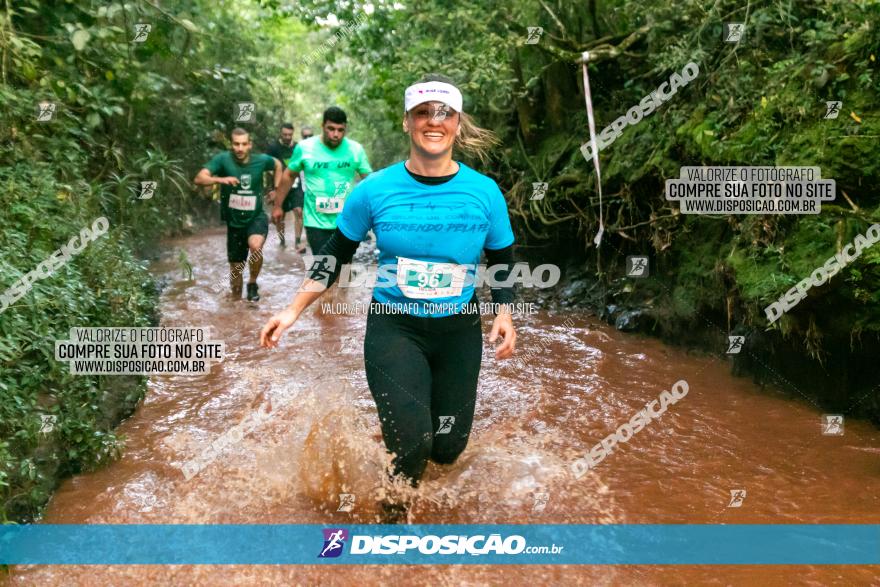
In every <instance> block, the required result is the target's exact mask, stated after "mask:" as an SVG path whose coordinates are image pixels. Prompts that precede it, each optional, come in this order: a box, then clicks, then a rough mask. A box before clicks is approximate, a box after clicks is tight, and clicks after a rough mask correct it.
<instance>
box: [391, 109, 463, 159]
mask: <svg viewBox="0 0 880 587" xmlns="http://www.w3.org/2000/svg"><path fill="white" fill-rule="evenodd" d="M460 123H461V115H460V114H459V113H458V112H456V111H455V110H453V109H452V108H450V107H449V106H447V105H445V104H443V103H442V102H424V103H422V104H419V105H418V106H414V107H413V108H412V109H411V110H410V111H409V112H407V113H406V115H405V116H404V119H403V130H404V131H405V132H406V133H408V134H409V136H410V140H411V141H412V146H413V147H414V148H415V149H416V150H417V151H418V152H419V153H420V154H421V155H423V156H426V157H431V158H434V157H440V156H448V155H450V153H451V152H452V145H453V143H455V137H456V135H458V133H459V132H460V126H459V125H460Z"/></svg>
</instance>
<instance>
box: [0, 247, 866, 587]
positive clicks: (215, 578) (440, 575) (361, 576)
mask: <svg viewBox="0 0 880 587" xmlns="http://www.w3.org/2000/svg"><path fill="white" fill-rule="evenodd" d="M167 247H168V252H169V254H168V255H167V256H166V258H165V260H163V261H160V262H157V263H155V264H154V272H155V274H156V275H157V276H159V277H163V278H165V279H166V280H168V282H169V285H168V287H167V288H166V289H165V290H164V292H163V295H162V302H161V307H162V325H167V326H210V327H211V329H212V331H211V334H212V338H214V339H220V340H223V341H225V345H226V356H225V360H224V361H223V363H221V364H219V365H215V366H214V367H213V368H212V370H211V373H210V374H209V375H207V376H204V377H201V378H192V377H183V376H161V377H153V378H151V380H150V383H149V390H148V393H147V395H146V397H145V399H144V400H143V402H142V403H141V404H140V405H139V406H138V408H137V411H136V412H135V413H134V415H132V416H131V417H130V418H129V419H128V420H126V421H125V422H123V423H122V424H121V425H120V427H119V432H120V433H121V434H123V435H125V437H126V439H127V443H126V450H125V453H124V456H123V457H122V458H121V459H120V460H118V461H117V462H114V463H112V464H110V465H109V466H107V467H105V468H103V469H101V470H99V471H96V472H92V473H88V474H83V475H78V476H76V477H74V478H71V479H68V480H66V481H65V482H64V483H63V484H62V485H61V487H60V488H59V490H58V491H57V493H56V494H55V496H54V497H53V499H52V501H51V504H50V506H49V508H48V511H47V513H46V516H45V518H44V522H46V523H53V524H106V523H123V524H124V523H131V524H135V523H202V524H204V523H279V524H281V523H289V524H296V523H310V524H328V525H332V524H340V523H352V522H374V521H376V517H375V512H376V501H377V500H378V499H379V497H380V496H381V495H382V492H383V491H386V490H388V489H389V488H388V487H383V484H382V483H381V481H380V480H381V479H382V477H383V476H382V474H381V471H382V466H383V464H385V462H386V461H387V457H386V455H385V454H384V450H383V446H382V444H381V441H380V437H379V432H378V430H379V428H378V419H377V417H376V413H375V406H374V405H373V403H372V400H371V398H370V395H369V391H368V389H367V385H366V379H365V375H364V371H363V353H362V345H361V342H362V340H363V334H364V328H365V316H364V315H357V314H355V315H339V314H331V313H325V312H321V311H320V310H319V309H318V306H319V305H320V303H321V301H322V300H319V302H318V304H316V305H315V306H313V308H310V309H309V310H307V312H306V313H305V314H304V315H303V316H302V318H301V319H300V320H299V322H298V323H297V324H296V325H295V326H294V327H293V329H292V330H291V331H290V332H289V333H288V334H287V335H286V337H285V339H284V344H283V345H282V346H281V348H280V349H276V350H274V351H268V350H264V349H260V348H259V346H258V343H257V333H258V331H259V329H260V327H261V326H262V325H263V323H264V322H265V320H266V319H267V318H268V317H269V316H271V315H272V314H273V313H274V312H276V311H278V310H279V309H281V308H282V307H283V306H284V305H285V304H287V303H288V302H289V300H290V299H291V297H292V295H293V293H294V291H295V288H296V285H297V283H298V281H299V280H300V279H301V278H302V274H303V271H304V266H303V261H302V258H301V257H300V256H299V255H297V254H296V253H294V252H293V251H292V250H291V249H290V248H288V249H286V250H281V249H280V248H279V246H278V242H277V238H276V237H275V235H274V234H270V239H269V243H268V244H267V246H266V262H265V265H264V268H263V273H262V275H261V277H260V287H261V294H262V300H261V301H260V302H259V303H257V304H251V303H248V302H245V301H238V302H232V301H230V300H227V299H226V298H225V297H224V295H219V294H217V293H216V292H215V291H214V290H212V288H211V286H212V285H213V284H214V283H216V282H217V281H218V280H220V281H225V276H226V274H227V272H228V265H227V264H226V262H225V241H224V232H223V230H210V231H206V232H203V233H200V234H198V235H195V236H191V237H186V238H181V239H177V240H173V241H169V242H168V243H167ZM180 249H183V250H185V251H186V253H187V255H188V257H189V260H190V262H191V264H192V266H193V268H194V281H185V280H184V279H183V278H182V277H181V271H180V268H179V266H178V265H177V261H176V259H177V251H178V250H180ZM359 258H360V259H361V260H367V259H370V258H374V257H372V256H371V253H370V252H369V251H367V252H366V253H364V252H360V253H359ZM335 295H336V296H337V301H339V302H348V303H352V304H353V303H354V302H364V303H366V302H368V301H369V297H370V293H369V291H368V290H365V289H357V290H355V289H349V290H346V291H344V292H340V293H337V294H335ZM482 297H483V298H486V299H487V298H488V296H487V295H486V296H482ZM483 321H484V324H483V326H484V334H485V338H488V328H489V318H488V317H484V319H483ZM515 325H516V327H517V332H518V335H519V342H518V349H519V351H518V352H519V353H520V356H523V355H524V354H525V352H526V351H527V350H530V351H531V353H532V355H531V356H530V358H528V359H527V360H526V361H525V364H524V365H519V366H518V365H516V364H515V363H512V362H510V361H496V360H495V358H494V353H493V352H492V350H491V348H490V345H489V343H488V341H486V344H485V347H484V355H483V367H482V372H481V377H480V386H479V401H478V405H477V414H476V418H475V425H474V431H473V435H472V438H471V442H470V444H469V446H468V448H467V450H466V451H465V453H464V454H463V455H462V457H461V458H460V459H459V461H458V462H456V463H455V464H453V465H448V466H436V465H429V469H428V471H427V473H426V476H425V480H424V482H423V484H422V486H421V487H420V488H419V490H418V491H417V492H415V493H414V494H410V495H408V496H407V498H408V499H410V501H411V503H412V506H411V513H410V519H409V521H410V522H412V523H420V524H426V523H458V524H463V523H514V524H516V523H556V524H574V523H696V524H707V523H874V524H876V523H880V497H878V494H880V491H878V489H880V483H878V480H880V450H878V448H877V447H878V446H880V433H878V431H877V430H875V429H874V428H873V427H872V426H871V425H870V424H868V423H867V422H860V421H850V420H847V421H846V423H845V434H844V436H825V435H822V434H821V427H820V414H821V411H820V410H819V409H818V408H817V407H815V406H813V405H811V404H810V402H808V401H806V400H800V399H798V398H794V399H792V398H791V397H789V396H786V395H783V394H781V393H779V392H777V391H775V390H773V389H759V388H758V387H757V386H756V385H754V384H753V383H751V382H750V381H749V380H748V379H743V378H735V377H733V376H731V375H730V366H729V364H728V363H727V362H726V361H725V360H723V359H721V358H717V357H712V356H706V355H704V354H700V353H694V352H687V351H685V350H682V349H678V348H673V347H670V346H667V345H665V344H663V343H661V342H658V341H657V340H653V339H650V338H645V337H642V336H635V335H631V334H622V333H620V332H617V331H615V330H614V329H612V328H610V327H609V326H607V325H605V324H604V323H601V322H599V321H598V320H597V319H595V318H594V317H591V316H589V315H586V314H581V313H576V312H568V311H559V310H552V309H545V308H541V309H539V311H538V312H537V313H535V314H532V315H529V316H518V317H517V318H516V319H515ZM679 379H684V380H686V381H687V382H688V385H689V393H688V395H687V396H686V397H685V398H683V399H682V400H681V401H679V402H678V403H677V404H675V405H673V406H672V407H670V408H669V410H668V411H667V413H666V414H664V415H663V417H662V418H661V419H660V420H658V421H655V422H653V423H652V424H651V425H649V426H647V427H646V428H645V429H644V430H642V431H641V432H639V433H638V434H637V435H635V436H634V437H633V438H632V439H631V440H630V441H629V442H628V443H627V444H626V445H623V446H622V447H620V448H618V449H617V450H616V451H615V452H614V453H613V454H611V455H610V456H608V457H607V458H606V459H605V460H604V461H603V462H602V463H600V464H599V465H598V466H597V467H596V468H595V470H593V471H591V472H589V473H587V474H586V475H585V476H583V477H581V478H580V479H575V478H574V477H573V475H572V473H571V469H570V464H571V462H572V461H573V460H574V459H576V458H578V457H580V456H582V455H583V454H584V453H585V451H587V450H589V447H591V446H592V445H594V444H595V443H596V442H598V441H599V440H601V439H602V438H603V437H605V436H606V435H607V434H608V433H610V432H611V431H613V430H614V429H615V428H616V427H617V426H618V425H620V424H621V423H623V422H625V421H627V420H628V419H629V418H630V417H631V415H632V414H634V413H635V412H636V411H638V410H639V409H640V408H641V407H642V406H643V405H644V404H645V403H646V402H648V401H650V400H651V399H654V398H657V397H658V395H659V394H660V392H661V391H663V390H666V389H669V388H670V386H671V385H672V384H673V383H674V382H676V381H678V380H679ZM260 414H262V415H260ZM258 415H260V417H259V418H258V417H257V416H258ZM246 422H250V423H253V422H257V424H256V425H254V426H253V427H252V428H249V429H250V432H249V433H248V434H247V435H245V436H244V437H243V438H242V439H241V440H240V441H237V442H233V443H232V444H230V445H229V446H227V447H226V448H225V449H224V450H223V451H222V452H221V453H220V454H219V455H218V456H217V457H216V458H214V459H213V460H211V461H210V462H207V463H204V464H203V467H204V468H202V469H201V470H200V471H199V472H198V474H197V475H195V476H194V477H192V478H191V479H189V480H186V479H185V477H184V475H183V473H182V471H181V468H182V466H183V464H184V463H186V462H188V461H190V460H192V459H195V458H198V457H199V455H201V454H204V452H205V450H206V449H207V448H208V447H209V446H210V444H211V442H213V441H214V440H215V439H217V438H218V437H220V435H222V434H224V433H225V432H227V431H228V430H229V429H230V428H232V427H234V426H236V425H237V424H242V425H244V424H243V423H246ZM732 489H744V490H746V498H745V500H744V502H743V504H742V506H741V507H738V508H731V507H728V504H729V503H730V491H731V490H732ZM339 493H351V494H353V495H354V496H355V505H354V508H353V510H352V512H338V511H337V509H338V497H337V496H338V494H339ZM545 499H546V503H545V504H544V505H543V507H541V505H540V503H541V502H543V501H544V500H545ZM392 581H393V582H394V583H395V584H400V585H410V584H412V585H432V586H433V585H500V584H505V585H523V584H531V585H562V584H565V585H633V584H639V585H670V584H671V585H685V584H708V585H732V584H740V585H755V584H760V585H785V584H811V585H833V584H840V585H850V584H880V579H878V572H877V568H876V567H853V566H797V567H795V566H766V567H759V566H713V567H709V566H641V567H635V566H549V565H548V566H527V565H521V566H514V565H504V566H486V565H483V566H468V565H464V566H409V567H402V566H393V565H389V566H383V567H358V566H333V567H328V566H284V565H266V566H238V565H236V566H231V565H168V566H158V565H142V566H137V565H131V566H16V567H13V569H12V573H11V575H10V576H9V577H7V578H6V581H5V582H6V583H8V584H12V585H89V586H105V585H106V586H110V585H209V586H217V585H319V584H320V585H353V584H362V585H386V584H389V583H391V582H392Z"/></svg>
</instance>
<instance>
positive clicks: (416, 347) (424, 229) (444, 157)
mask: <svg viewBox="0 0 880 587" xmlns="http://www.w3.org/2000/svg"><path fill="white" fill-rule="evenodd" d="M403 130H404V132H406V133H407V134H409V136H410V154H409V159H407V160H406V161H402V162H399V163H396V164H394V165H391V166H390V167H387V168H386V169H383V170H381V171H378V172H376V173H373V174H372V175H370V176H369V177H367V178H366V179H365V180H364V181H362V182H361V183H360V184H359V185H358V186H357V187H356V188H355V189H354V190H353V191H352V193H351V194H350V195H349V197H348V198H347V200H346V201H345V206H344V208H343V211H342V214H341V216H340V218H339V222H338V225H337V228H336V231H335V233H334V234H333V236H332V237H331V238H330V240H329V241H328V242H327V243H326V244H325V245H324V247H323V248H322V249H321V250H320V251H318V252H317V254H319V255H332V256H334V257H335V258H336V260H337V263H336V264H335V268H334V270H333V271H331V272H327V271H324V273H330V275H324V274H322V271H320V270H317V269H318V268H317V266H316V265H313V267H312V269H311V272H310V274H309V279H306V281H305V282H304V283H303V286H302V288H301V289H300V292H299V293H297V295H296V297H295V298H294V300H293V302H292V303H291V304H290V305H289V306H288V307H287V308H286V309H285V310H284V311H282V312H280V313H279V314H277V315H275V316H273V317H272V318H271V319H270V320H269V321H268V322H267V323H266V325H265V326H264V327H263V330H262V331H261V332H260V344H261V345H262V346H264V347H270V348H271V347H275V346H276V345H277V344H278V340H279V339H280V337H281V335H282V333H283V332H284V331H285V330H286V329H288V328H290V326H292V325H293V323H294V322H296V320H297V318H299V316H300V314H302V312H303V311H304V310H305V309H306V308H307V307H308V306H309V305H310V304H311V303H312V302H314V301H315V300H316V299H317V298H318V297H319V296H320V295H321V294H322V293H323V291H325V288H326V287H329V286H330V285H331V284H332V283H333V281H334V280H335V279H336V277H337V276H338V274H339V271H340V269H341V265H343V264H346V263H349V262H350V261H351V258H352V256H353V255H354V252H355V250H356V249H357V247H358V244H359V243H360V241H362V240H363V239H364V238H366V235H367V231H369V230H371V229H372V230H373V232H374V233H375V235H376V240H377V248H378V249H379V251H380V257H379V266H380V267H379V269H380V270H379V277H378V280H377V286H376V288H375V289H374V290H373V300H372V302H371V304H370V311H369V315H368V317H367V330H366V336H365V339H364V362H365V368H366V375H367V382H368V384H369V387H370V392H371V393H372V396H373V399H374V400H375V402H376V407H377V408H378V411H379V420H380V422H381V426H382V436H383V438H384V440H385V446H386V447H387V448H388V450H389V451H390V452H393V453H394V455H395V457H394V461H393V463H394V468H395V473H397V474H401V475H404V476H406V477H407V478H408V480H409V481H410V483H411V484H412V485H417V484H418V481H419V479H420V478H421V476H422V473H423V472H424V470H425V467H426V465H427V463H428V460H429V459H430V460H432V461H434V462H437V463H452V462H453V461H455V459H456V458H457V457H458V455H459V454H461V452H462V451H463V450H464V448H465V446H466V445H467V441H468V437H469V435H470V431H471V424H472V422H473V416H474V408H475V406H476V398H477V377H478V375H479V372H480V359H481V354H482V352H481V351H482V333H481V330H480V315H479V310H478V307H477V297H476V293H475V291H474V285H473V283H474V271H475V266H476V265H477V264H479V261H480V253H481V251H485V253H486V260H487V264H488V266H489V267H493V266H496V265H502V266H504V270H497V271H494V275H493V271H490V272H489V274H490V275H492V276H493V281H494V282H495V283H498V282H504V281H506V280H507V279H508V277H509V273H510V269H512V267H513V241H514V237H513V231H512V230H511V227H510V218H509V216H508V213H507V203H506V202H505V201H504V196H503V195H502V194H501V191H500V190H499V189H498V186H497V185H496V183H495V182H494V181H493V180H492V179H490V178H488V177H486V176H485V175H482V174H480V173H478V172H476V171H474V170H473V169H471V168H470V167H468V166H466V165H464V164H463V163H460V162H457V161H455V160H453V158H452V151H453V147H456V148H460V149H461V150H463V151H465V152H469V153H471V154H474V155H476V156H478V157H480V158H481V159H482V158H484V157H485V154H486V150H487V149H488V147H490V146H492V145H493V144H494V143H495V142H496V139H495V138H494V136H493V135H492V134H491V133H489V132H488V131H485V130H483V129H480V128H478V127H476V126H474V125H473V123H472V122H471V121H470V119H469V118H468V116H467V115H466V114H464V113H463V112H462V95H461V92H460V91H459V90H458V89H457V88H456V87H455V86H454V85H453V84H452V83H451V80H449V79H448V78H445V77H444V76H439V75H429V76H426V77H425V78H423V79H422V80H421V81H420V82H419V83H416V84H415V85H412V86H410V87H409V88H407V89H406V92H405V94H404V117H403ZM321 268H322V269H323V268H324V267H323V265H322V266H321ZM384 270H388V272H387V275H390V276H391V279H390V281H389V282H387V283H383V280H382V275H383V272H384ZM492 301H493V302H494V303H495V304H494V307H495V308H496V309H497V312H496V316H495V319H494V321H493V322H492V331H491V334H490V336H489V341H490V343H495V341H496V340H498V338H499V336H500V337H501V341H500V343H499V344H498V346H497V348H496V349H495V358H496V359H506V358H508V357H510V356H511V355H512V354H513V351H514V348H515V343H516V332H515V331H514V329H513V321H512V319H511V314H510V312H509V308H508V307H507V306H505V305H503V304H509V303H511V302H512V301H513V287H512V286H511V287H493V288H492Z"/></svg>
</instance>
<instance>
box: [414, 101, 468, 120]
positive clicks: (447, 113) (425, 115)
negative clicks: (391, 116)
mask: <svg viewBox="0 0 880 587" xmlns="http://www.w3.org/2000/svg"><path fill="white" fill-rule="evenodd" d="M409 113H410V115H411V116H412V117H413V118H414V119H416V120H418V121H425V120H434V121H436V122H443V121H444V120H447V119H449V120H453V119H454V118H455V115H456V114H457V112H456V111H455V110H453V109H452V108H450V107H449V106H447V105H446V104H441V105H439V106H430V105H428V104H420V105H418V106H416V107H415V108H413V109H412V110H410V111H409Z"/></svg>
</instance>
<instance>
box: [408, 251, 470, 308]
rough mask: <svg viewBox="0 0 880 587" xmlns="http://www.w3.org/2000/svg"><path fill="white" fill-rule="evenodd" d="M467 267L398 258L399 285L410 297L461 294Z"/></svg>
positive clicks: (441, 296) (423, 297)
mask: <svg viewBox="0 0 880 587" xmlns="http://www.w3.org/2000/svg"><path fill="white" fill-rule="evenodd" d="M465 277H467V267H466V266H465V265H456V264H455V263H428V262H426V261H418V260H416V259H407V258H406V257H398V258H397V286H398V287H399V288H400V291H401V292H403V295H405V296H406V297H408V298H417V299H430V298H448V297H453V296H459V295H461V290H462V287H463V285H464V281H465Z"/></svg>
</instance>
